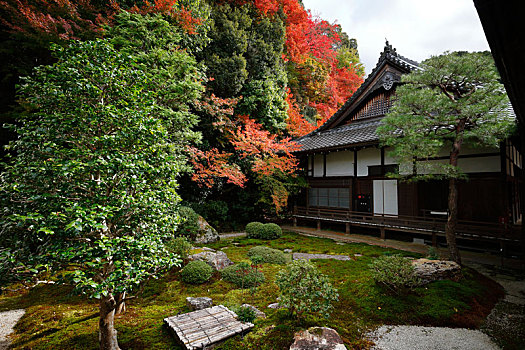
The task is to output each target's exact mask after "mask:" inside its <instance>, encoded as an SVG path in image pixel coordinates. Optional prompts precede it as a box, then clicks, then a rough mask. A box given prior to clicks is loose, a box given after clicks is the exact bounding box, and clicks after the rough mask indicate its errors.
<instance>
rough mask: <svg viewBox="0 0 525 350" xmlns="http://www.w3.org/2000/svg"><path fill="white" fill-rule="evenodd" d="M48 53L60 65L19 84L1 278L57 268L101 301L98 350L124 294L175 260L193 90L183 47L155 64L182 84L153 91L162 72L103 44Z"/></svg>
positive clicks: (106, 341) (109, 340)
mask: <svg viewBox="0 0 525 350" xmlns="http://www.w3.org/2000/svg"><path fill="white" fill-rule="evenodd" d="M54 50H55V51H54V55H55V57H56V59H57V63H56V64H54V65H52V66H41V67H38V68H36V69H35V71H34V74H33V75H32V76H31V77H29V78H25V79H24V83H23V85H22V86H21V88H20V93H21V98H22V101H23V103H24V104H25V106H26V107H27V111H28V112H27V113H26V114H25V115H21V116H20V117H19V119H18V121H17V125H16V126H12V127H13V128H14V129H15V131H16V132H17V134H18V135H19V137H18V139H17V140H16V141H15V142H12V143H11V144H10V145H9V147H10V148H11V149H12V150H13V151H14V152H15V153H16V157H13V158H12V159H11V160H10V163H9V164H6V165H5V166H6V168H5V169H6V170H5V171H4V172H3V173H2V175H1V178H0V186H1V187H0V196H1V197H0V198H1V200H2V204H3V208H4V209H3V213H2V214H3V215H2V222H1V223H0V224H1V227H2V231H1V232H0V247H1V249H0V252H2V254H1V257H0V258H1V260H2V261H1V263H0V276H2V277H3V278H6V276H9V277H15V276H18V277H20V276H21V275H23V274H26V273H37V272H38V271H40V270H42V269H43V268H47V269H50V271H51V272H54V273H59V272H60V273H59V275H60V276H61V278H62V281H64V282H66V283H70V284H72V285H74V287H75V290H76V291H78V292H81V293H83V294H86V295H87V296H88V297H93V298H97V299H99V300H100V302H99V309H100V321H99V326H100V348H101V349H118V348H119V346H118V343H117V337H116V330H115V329H114V325H113V322H114V315H115V312H116V311H118V310H119V309H120V308H121V307H122V305H123V301H124V300H125V297H126V293H127V292H130V291H133V290H134V289H135V288H136V287H137V286H138V285H139V284H140V283H141V282H143V281H144V280H146V279H148V278H151V277H155V276H157V274H158V273H159V272H161V271H162V270H164V269H166V268H170V267H172V266H175V265H177V264H179V263H180V260H178V258H177V257H176V256H175V255H173V254H171V253H170V252H169V251H168V250H167V249H166V247H165V242H166V241H167V240H168V239H170V238H172V237H173V235H174V232H175V230H176V228H177V224H178V222H179V215H178V212H177V204H178V203H179V201H180V197H179V196H178V194H177V192H176V189H177V182H176V177H177V176H178V175H179V174H180V173H181V172H183V171H185V170H187V166H186V159H185V157H184V155H183V151H184V149H185V146H186V144H187V142H190V141H191V140H194V139H195V137H196V135H195V134H194V133H193V132H191V130H190V128H191V127H192V126H193V125H194V124H195V123H196V117H195V116H193V115H191V114H189V113H188V112H187V107H186V106H187V104H188V103H189V102H190V101H192V100H193V99H195V98H197V97H198V96H199V94H200V92H201V90H202V87H201V84H200V82H199V72H198V69H197V68H196V63H195V61H194V60H193V59H192V58H191V57H190V56H189V55H188V54H186V53H184V52H183V51H180V50H176V49H174V48H169V47H168V48H165V49H164V50H163V49H161V48H157V49H156V50H155V52H156V54H157V55H158V60H157V63H158V64H157V65H156V68H157V69H160V68H159V67H162V65H163V63H162V61H163V60H164V59H165V60H167V61H168V62H169V64H170V65H172V66H176V67H178V68H177V69H176V70H172V71H171V73H172V76H171V78H172V79H173V81H175V82H178V84H179V85H178V87H177V88H175V87H174V86H171V85H170V86H168V88H166V89H165V90H163V91H158V87H159V85H158V81H159V80H158V77H159V76H163V73H161V72H160V71H159V70H156V69H152V68H153V67H151V66H148V64H146V63H147V60H141V59H140V58H137V57H135V56H133V55H130V54H129V53H123V52H120V51H118V50H116V49H115V48H114V47H113V45H112V44H111V43H110V42H109V41H108V40H97V41H87V42H73V43H72V44H71V45H70V46H69V47H68V48H60V47H57V46H55V48H54ZM170 84H173V83H170ZM174 130H176V131H177V132H173V131H174ZM4 282H5V281H4Z"/></svg>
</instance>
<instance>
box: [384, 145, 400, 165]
mask: <svg viewBox="0 0 525 350" xmlns="http://www.w3.org/2000/svg"><path fill="white" fill-rule="evenodd" d="M390 152H392V147H386V148H385V165H389V164H397V162H396V161H395V159H394V158H393V157H391V156H390V155H389V153H390Z"/></svg>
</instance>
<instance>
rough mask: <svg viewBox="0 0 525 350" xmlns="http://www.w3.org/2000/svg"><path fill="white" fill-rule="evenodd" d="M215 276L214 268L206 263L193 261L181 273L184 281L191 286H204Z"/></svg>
mask: <svg viewBox="0 0 525 350" xmlns="http://www.w3.org/2000/svg"><path fill="white" fill-rule="evenodd" d="M212 275H213V268H212V267H211V266H210V265H208V264H206V263H205V262H204V261H201V260H196V261H191V262H190V263H189V264H188V265H186V267H184V268H183V269H182V271H181V276H182V281H184V282H186V283H190V284H202V283H204V282H207V281H208V280H209V279H210V278H211V276H212Z"/></svg>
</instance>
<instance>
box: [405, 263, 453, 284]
mask: <svg viewBox="0 0 525 350" xmlns="http://www.w3.org/2000/svg"><path fill="white" fill-rule="evenodd" d="M412 266H414V272H415V274H416V276H417V277H419V279H420V280H421V284H427V283H430V282H433V281H440V280H445V279H450V280H453V281H459V280H460V279H461V277H462V275H461V266H459V264H457V263H455V262H453V261H446V260H429V259H415V260H412Z"/></svg>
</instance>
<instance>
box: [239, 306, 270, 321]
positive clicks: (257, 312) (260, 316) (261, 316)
mask: <svg viewBox="0 0 525 350" xmlns="http://www.w3.org/2000/svg"><path fill="white" fill-rule="evenodd" d="M241 307H247V308H249V309H252V310H253V311H254V312H255V316H256V317H257V318H266V314H265V313H264V312H262V311H261V310H259V309H258V308H256V307H255V306H253V305H250V304H242V305H241Z"/></svg>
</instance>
